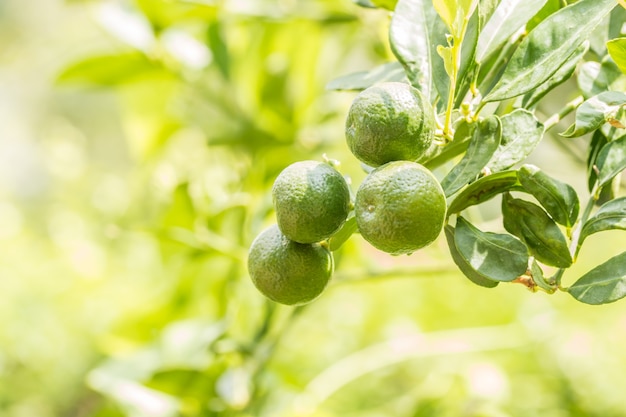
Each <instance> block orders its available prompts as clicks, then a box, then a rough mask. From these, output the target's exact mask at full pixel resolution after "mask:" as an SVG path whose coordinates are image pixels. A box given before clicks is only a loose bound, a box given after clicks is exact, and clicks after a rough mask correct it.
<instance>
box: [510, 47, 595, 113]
mask: <svg viewBox="0 0 626 417" xmlns="http://www.w3.org/2000/svg"><path fill="white" fill-rule="evenodd" d="M588 49H589V44H588V43H587V42H585V43H583V44H582V45H581V46H580V47H579V48H578V49H577V50H576V51H574V53H573V54H572V56H571V57H569V58H568V59H567V62H565V63H564V64H563V65H562V66H561V68H559V69H558V70H557V71H556V72H555V73H554V75H553V76H552V77H550V78H549V79H548V81H546V82H544V83H543V84H541V85H540V86H539V87H537V88H535V89H534V90H532V91H530V92H528V93H526V94H525V95H524V97H523V99H522V107H524V108H525V109H530V108H532V107H533V106H534V105H535V104H537V102H538V101H539V100H541V99H542V98H543V97H544V96H545V95H546V94H548V93H549V92H550V91H552V90H553V89H554V88H555V87H558V86H559V85H561V84H563V83H564V82H565V81H567V80H569V79H570V78H571V77H572V75H573V74H574V71H575V70H576V67H577V65H578V63H579V62H580V60H581V59H582V58H583V56H584V55H585V54H586V53H587V50H588Z"/></svg>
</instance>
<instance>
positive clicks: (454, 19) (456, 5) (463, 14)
mask: <svg viewBox="0 0 626 417" xmlns="http://www.w3.org/2000/svg"><path fill="white" fill-rule="evenodd" d="M477 5H478V0H438V1H434V2H433V6H434V7H435V10H436V11H437V14H438V15H439V16H440V17H441V20H443V21H444V22H445V23H446V25H448V28H449V29H450V33H451V34H452V36H453V37H454V38H456V39H461V38H462V37H463V33H461V32H462V30H463V22H464V21H465V20H469V18H470V16H471V15H472V13H474V9H476V6H477Z"/></svg>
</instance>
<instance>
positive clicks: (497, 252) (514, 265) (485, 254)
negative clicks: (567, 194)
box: [454, 217, 528, 282]
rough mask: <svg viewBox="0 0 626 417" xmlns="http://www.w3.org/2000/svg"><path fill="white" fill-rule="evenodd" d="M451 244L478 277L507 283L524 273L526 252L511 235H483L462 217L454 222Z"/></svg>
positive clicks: (520, 243)
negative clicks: (454, 245)
mask: <svg viewBox="0 0 626 417" xmlns="http://www.w3.org/2000/svg"><path fill="white" fill-rule="evenodd" d="M454 242H455V244H456V247H457V249H458V251H459V254H460V255H461V257H462V258H463V259H464V260H465V261H466V262H467V263H468V264H469V265H470V266H471V267H472V268H473V269H474V270H475V271H476V272H478V273H479V274H480V275H482V276H484V277H486V278H488V279H491V280H494V281H503V282H509V281H513V280H514V279H515V278H517V277H519V276H520V275H522V274H524V273H525V272H526V269H527V268H528V253H527V251H526V247H525V246H524V244H523V243H522V242H520V241H519V240H517V239H516V238H514V237H513V236H511V235H506V234H497V233H491V232H483V231H481V230H479V229H477V228H476V227H474V226H473V225H472V224H471V223H469V222H468V221H467V220H465V219H464V218H463V217H459V218H458V219H457V221H456V231H455V233H454Z"/></svg>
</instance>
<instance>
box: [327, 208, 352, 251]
mask: <svg viewBox="0 0 626 417" xmlns="http://www.w3.org/2000/svg"><path fill="white" fill-rule="evenodd" d="M357 229H358V228H357V224H356V217H354V216H350V217H349V218H348V220H346V222H345V223H344V224H343V226H341V229H339V230H338V231H337V233H335V234H334V235H333V236H332V237H331V238H330V241H329V245H328V248H329V249H330V250H331V251H335V250H337V249H339V248H340V247H341V245H343V244H344V243H346V242H347V241H348V239H349V238H350V236H352V235H353V234H354V233H356V231H357Z"/></svg>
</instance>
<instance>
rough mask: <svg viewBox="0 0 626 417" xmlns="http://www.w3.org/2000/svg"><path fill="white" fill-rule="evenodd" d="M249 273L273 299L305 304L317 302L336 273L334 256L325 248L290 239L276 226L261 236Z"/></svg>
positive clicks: (252, 249)
mask: <svg viewBox="0 0 626 417" xmlns="http://www.w3.org/2000/svg"><path fill="white" fill-rule="evenodd" d="M248 272H249V274H250V277H251V278H252V282H253V283H254V285H255V286H256V288H257V289H258V290H259V291H260V292H261V293H262V294H264V295H265V296H266V297H267V298H269V299H270V300H273V301H275V302H277V303H281V304H286V305H302V304H306V303H309V302H311V301H313V300H314V299H316V298H317V297H318V296H319V295H320V294H321V293H322V292H323V291H324V289H325V288H326V286H327V285H328V283H329V281H330V278H331V276H332V273H333V257H332V254H331V252H330V251H329V250H328V249H327V248H325V247H324V246H322V245H320V244H317V243H314V244H302V243H297V242H293V241H291V240H289V239H288V238H287V237H286V236H285V235H284V234H283V233H282V232H281V231H280V229H279V228H278V226H277V225H273V226H271V227H269V228H268V229H266V230H264V231H263V232H261V234H259V236H257V238H256V239H255V240H254V242H252V245H251V246H250V251H249V252H248Z"/></svg>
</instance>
